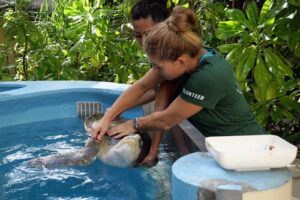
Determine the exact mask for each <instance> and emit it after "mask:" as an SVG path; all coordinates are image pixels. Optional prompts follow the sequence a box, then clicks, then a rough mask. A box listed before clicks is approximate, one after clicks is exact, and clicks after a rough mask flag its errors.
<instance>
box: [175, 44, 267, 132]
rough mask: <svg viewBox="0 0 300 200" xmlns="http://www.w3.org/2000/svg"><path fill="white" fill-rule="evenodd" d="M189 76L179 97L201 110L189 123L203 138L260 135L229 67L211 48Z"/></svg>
mask: <svg viewBox="0 0 300 200" xmlns="http://www.w3.org/2000/svg"><path fill="white" fill-rule="evenodd" d="M207 50H208V51H209V53H208V54H206V55H205V56H202V59H201V61H200V63H199V65H198V68H197V69H196V71H194V72H193V73H191V74H190V75H189V76H188V78H187V81H186V83H185V85H184V86H183V89H182V91H181V93H180V97H181V98H182V99H184V100H185V101H187V102H189V103H192V104H195V105H199V106H202V107H203V109H202V110H201V111H200V112H199V113H197V114H195V115H194V116H192V117H191V118H190V119H189V120H190V121H191V122H192V123H193V124H194V125H195V126H196V128H197V129H199V130H200V131H201V132H202V133H203V134H204V135H205V136H226V135H256V134H264V131H263V129H262V128H261V126H260V125H259V124H258V123H257V122H256V120H255V118H254V115H253V114H252V113H251V111H250V108H249V105H248V103H247V101H246V99H245V97H244V95H243V93H242V91H241V90H240V89H239V87H238V83H237V82H236V79H235V77H234V72H233V69H232V66H231V65H230V64H229V63H228V62H227V61H226V60H225V59H224V58H223V56H222V55H220V54H219V53H218V52H216V51H215V50H213V49H211V48H207Z"/></svg>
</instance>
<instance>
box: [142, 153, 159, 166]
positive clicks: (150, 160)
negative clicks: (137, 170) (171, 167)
mask: <svg viewBox="0 0 300 200" xmlns="http://www.w3.org/2000/svg"><path fill="white" fill-rule="evenodd" d="M157 162H158V158H157V155H150V154H148V155H147V156H146V157H145V158H144V160H143V161H142V162H140V164H139V166H145V167H153V166H155V165H156V164H157Z"/></svg>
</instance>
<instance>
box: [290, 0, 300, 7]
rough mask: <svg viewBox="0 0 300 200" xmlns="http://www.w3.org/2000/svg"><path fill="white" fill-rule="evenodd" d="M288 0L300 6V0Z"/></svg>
mask: <svg viewBox="0 0 300 200" xmlns="http://www.w3.org/2000/svg"><path fill="white" fill-rule="evenodd" d="M288 2H289V3H290V4H292V5H294V6H298V7H300V0H288Z"/></svg>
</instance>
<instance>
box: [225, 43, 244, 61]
mask: <svg viewBox="0 0 300 200" xmlns="http://www.w3.org/2000/svg"><path fill="white" fill-rule="evenodd" d="M244 48H245V46H244V45H241V44H238V43H237V45H236V47H235V48H233V49H232V50H231V51H230V52H229V53H228V54H227V56H226V60H228V61H229V62H230V63H231V64H235V63H237V62H238V61H239V57H240V56H241V52H242V51H243V49H244Z"/></svg>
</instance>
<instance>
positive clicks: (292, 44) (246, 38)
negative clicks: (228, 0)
mask: <svg viewBox="0 0 300 200" xmlns="http://www.w3.org/2000/svg"><path fill="white" fill-rule="evenodd" d="M289 6H290V7H289ZM225 13H226V16H227V17H228V20H226V21H220V22H219V27H218V29H217V31H216V36H217V37H218V38H219V39H221V40H227V39H231V40H232V42H230V43H227V44H226V43H225V44H223V45H220V46H219V47H218V48H219V50H220V51H221V52H223V53H226V54H227V56H226V59H227V60H228V61H229V62H230V63H232V65H233V66H234V70H235V75H236V78H237V80H238V81H239V82H240V85H241V88H242V89H243V91H244V92H245V93H246V96H247V97H248V98H249V101H250V102H252V106H253V110H254V111H255V114H256V117H257V119H258V121H259V122H260V123H261V124H263V125H264V126H265V127H266V125H267V124H270V123H275V124H276V123H281V122H282V120H284V119H287V120H289V121H292V120H296V119H299V110H300V103H299V96H300V89H299V87H300V84H299V77H295V74H294V71H293V68H295V69H296V68H297V66H296V65H294V64H292V63H291V62H290V61H289V60H288V59H286V57H285V56H283V51H282V50H283V49H284V48H283V47H284V46H286V44H287V46H288V48H289V49H288V51H289V54H290V55H294V56H298V51H299V44H300V43H299V41H300V37H299V31H300V29H299V23H298V22H299V21H298V17H299V14H298V13H299V7H293V6H292V7H291V5H289V4H288V3H287V2H286V1H277V2H276V3H274V2H273V1H271V0H266V1H265V3H264V5H263V7H262V8H261V10H260V11H259V10H258V8H257V5H256V3H255V1H249V3H248V5H247V8H246V10H245V12H243V11H241V10H238V9H226V10H225ZM292 25H294V26H292ZM297 26H298V27H297ZM285 49H286V48H285Z"/></svg>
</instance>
